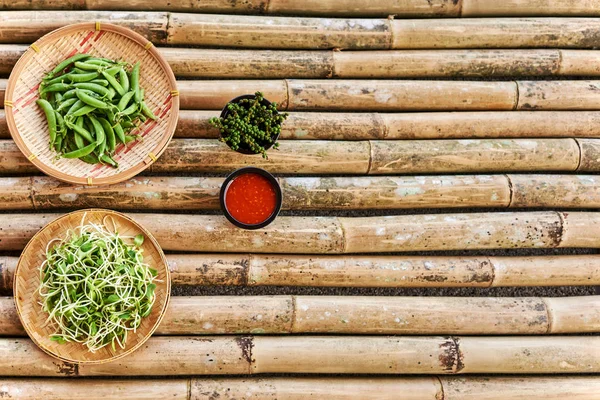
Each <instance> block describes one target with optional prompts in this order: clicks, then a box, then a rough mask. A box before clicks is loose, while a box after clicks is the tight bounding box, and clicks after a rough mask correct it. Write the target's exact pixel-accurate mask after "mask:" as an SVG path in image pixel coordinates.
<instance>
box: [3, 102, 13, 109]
mask: <svg viewBox="0 0 600 400" xmlns="http://www.w3.org/2000/svg"><path fill="white" fill-rule="evenodd" d="M12 106H13V102H12V100H4V107H5V108H6V107H12Z"/></svg>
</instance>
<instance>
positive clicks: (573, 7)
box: [461, 0, 600, 17]
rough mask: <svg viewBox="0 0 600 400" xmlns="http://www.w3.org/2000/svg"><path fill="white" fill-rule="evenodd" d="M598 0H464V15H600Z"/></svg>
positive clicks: (462, 12) (462, 14)
mask: <svg viewBox="0 0 600 400" xmlns="http://www.w3.org/2000/svg"><path fill="white" fill-rule="evenodd" d="M599 5H600V4H599V3H598V1H597V0H584V1H571V0H507V1H502V2H499V1H494V0H462V9H461V16H463V17H500V16H502V17H526V16H536V17H539V16H546V15H547V16H581V17H583V16H586V17H592V16H599V15H600V11H599V8H598V6H599Z"/></svg>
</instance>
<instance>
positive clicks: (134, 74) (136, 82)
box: [131, 61, 142, 103]
mask: <svg viewBox="0 0 600 400" xmlns="http://www.w3.org/2000/svg"><path fill="white" fill-rule="evenodd" d="M131 90H133V92H134V93H135V101H136V102H137V103H139V102H140V101H142V99H141V98H140V62H139V61H138V62H136V63H135V65H134V66H133V69H132V70H131Z"/></svg>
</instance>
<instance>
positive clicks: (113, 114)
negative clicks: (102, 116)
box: [106, 108, 117, 125]
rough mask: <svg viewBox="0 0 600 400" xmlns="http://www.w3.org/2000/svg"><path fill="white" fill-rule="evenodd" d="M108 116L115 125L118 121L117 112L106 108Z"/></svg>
mask: <svg viewBox="0 0 600 400" xmlns="http://www.w3.org/2000/svg"><path fill="white" fill-rule="evenodd" d="M106 117H107V118H108V121H109V122H110V123H111V124H112V125H115V124H116V123H117V120H116V116H115V113H114V112H113V110H111V109H110V108H109V109H108V110H106Z"/></svg>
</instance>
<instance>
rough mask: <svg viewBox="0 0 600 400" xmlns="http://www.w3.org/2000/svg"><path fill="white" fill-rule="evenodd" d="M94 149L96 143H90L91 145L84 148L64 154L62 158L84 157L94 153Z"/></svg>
mask: <svg viewBox="0 0 600 400" xmlns="http://www.w3.org/2000/svg"><path fill="white" fill-rule="evenodd" d="M95 148H96V143H91V144H88V145H87V146H85V147H83V148H81V149H77V150H74V151H70V152H68V153H65V154H63V155H62V156H63V157H64V158H80V157H85V156H87V155H88V154H90V153H91V152H92V151H94V149H95Z"/></svg>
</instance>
